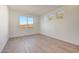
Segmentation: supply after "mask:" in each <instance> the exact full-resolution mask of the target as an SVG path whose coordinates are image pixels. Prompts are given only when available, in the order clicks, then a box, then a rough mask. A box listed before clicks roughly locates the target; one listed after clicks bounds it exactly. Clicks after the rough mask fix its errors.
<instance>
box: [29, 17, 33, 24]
mask: <svg viewBox="0 0 79 59" xmlns="http://www.w3.org/2000/svg"><path fill="white" fill-rule="evenodd" d="M28 24H33V17H32V16H29V17H28Z"/></svg>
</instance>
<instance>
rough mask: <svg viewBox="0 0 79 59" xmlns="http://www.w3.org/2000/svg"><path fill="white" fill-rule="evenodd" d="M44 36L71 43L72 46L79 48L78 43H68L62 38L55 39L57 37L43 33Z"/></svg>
mask: <svg viewBox="0 0 79 59" xmlns="http://www.w3.org/2000/svg"><path fill="white" fill-rule="evenodd" d="M41 34H42V35H45V36H48V37H50V38H56V39H58V40H61V41H64V42H67V43H70V44H73V45H76V46H79V44H77V43H73V42H70V41H67V40H62V38H59V37H55V36H51V35H47V34H46V33H41Z"/></svg>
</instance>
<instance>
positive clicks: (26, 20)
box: [19, 16, 33, 30]
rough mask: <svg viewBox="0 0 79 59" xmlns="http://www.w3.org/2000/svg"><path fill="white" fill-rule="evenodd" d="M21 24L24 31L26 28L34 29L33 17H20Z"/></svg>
mask: <svg viewBox="0 0 79 59" xmlns="http://www.w3.org/2000/svg"><path fill="white" fill-rule="evenodd" d="M19 23H20V28H21V29H22V30H24V29H26V28H32V24H33V16H20V17H19Z"/></svg>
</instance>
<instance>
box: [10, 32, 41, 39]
mask: <svg viewBox="0 0 79 59" xmlns="http://www.w3.org/2000/svg"><path fill="white" fill-rule="evenodd" d="M35 34H40V33H39V32H37V33H29V34H20V35H14V36H10V37H9V38H15V37H21V36H29V35H35Z"/></svg>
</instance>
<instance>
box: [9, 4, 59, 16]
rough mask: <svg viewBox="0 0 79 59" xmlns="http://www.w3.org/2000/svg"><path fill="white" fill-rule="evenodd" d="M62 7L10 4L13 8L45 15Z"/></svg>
mask: <svg viewBox="0 0 79 59" xmlns="http://www.w3.org/2000/svg"><path fill="white" fill-rule="evenodd" d="M59 7H61V6H60V5H10V6H9V8H10V9H11V10H15V11H19V12H23V13H27V14H34V15H43V14H45V13H48V12H49V11H52V10H55V9H57V8H59Z"/></svg>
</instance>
